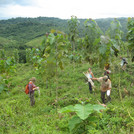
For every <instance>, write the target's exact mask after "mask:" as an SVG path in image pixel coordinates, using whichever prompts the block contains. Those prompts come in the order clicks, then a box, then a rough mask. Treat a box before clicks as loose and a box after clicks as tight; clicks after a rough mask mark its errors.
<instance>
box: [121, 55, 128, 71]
mask: <svg viewBox="0 0 134 134" xmlns="http://www.w3.org/2000/svg"><path fill="white" fill-rule="evenodd" d="M120 59H121V60H122V61H121V67H122V70H126V65H127V64H128V62H127V60H126V58H123V57H120Z"/></svg>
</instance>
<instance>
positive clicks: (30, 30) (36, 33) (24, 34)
mask: <svg viewBox="0 0 134 134" xmlns="http://www.w3.org/2000/svg"><path fill="white" fill-rule="evenodd" d="M85 20H86V19H79V21H80V26H79V36H80V37H83V36H84V35H83V31H84V22H85ZM112 20H113V18H107V19H96V20H95V21H96V22H97V24H98V25H99V27H100V28H101V29H102V31H103V32H105V31H106V30H107V29H108V27H109V26H110V23H111V21H112ZM118 20H119V21H120V23H121V25H122V31H123V32H124V36H123V39H124V40H126V38H125V35H126V32H127V18H118ZM67 27H68V20H62V19H58V18H49V17H38V18H13V19H9V20H0V37H4V38H7V39H12V40H16V41H18V43H22V44H24V43H26V42H28V41H30V40H32V39H35V38H37V37H40V36H43V35H45V34H46V32H50V30H51V29H56V30H60V31H63V32H64V33H67V34H68V28H67Z"/></svg>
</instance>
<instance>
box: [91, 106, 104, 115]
mask: <svg viewBox="0 0 134 134" xmlns="http://www.w3.org/2000/svg"><path fill="white" fill-rule="evenodd" d="M93 109H94V110H95V111H97V112H99V113H100V110H103V109H106V108H105V107H103V106H101V105H93Z"/></svg>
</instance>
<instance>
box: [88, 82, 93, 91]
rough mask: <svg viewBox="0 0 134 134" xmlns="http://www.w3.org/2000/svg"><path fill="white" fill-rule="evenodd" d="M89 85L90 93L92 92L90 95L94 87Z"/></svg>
mask: <svg viewBox="0 0 134 134" xmlns="http://www.w3.org/2000/svg"><path fill="white" fill-rule="evenodd" d="M88 85H89V91H90V93H92V85H91V83H90V82H88Z"/></svg>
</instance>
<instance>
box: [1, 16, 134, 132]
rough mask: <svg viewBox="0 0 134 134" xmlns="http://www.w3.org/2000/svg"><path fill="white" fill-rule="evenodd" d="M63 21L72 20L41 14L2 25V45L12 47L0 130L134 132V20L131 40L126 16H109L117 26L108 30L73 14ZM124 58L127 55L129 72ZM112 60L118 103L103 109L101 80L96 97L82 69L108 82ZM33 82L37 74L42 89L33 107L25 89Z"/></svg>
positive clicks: (5, 67)
mask: <svg viewBox="0 0 134 134" xmlns="http://www.w3.org/2000/svg"><path fill="white" fill-rule="evenodd" d="M121 20H122V21H121V22H122V23H123V24H124V23H125V24H126V19H124V18H121ZM123 20H124V21H123ZM55 21H56V24H57V25H56V24H55V23H54V22H55ZM62 21H63V22H66V23H62V22H61V21H60V19H57V18H41V17H39V18H33V19H31V18H16V19H10V20H2V21H0V29H2V30H3V33H2V32H0V36H1V38H0V39H1V42H3V43H2V44H7V46H12V47H13V48H12V49H8V50H5V48H6V47H4V46H5V45H1V49H0V73H1V74H0V108H1V111H0V133H2V134H5V133H6V134H20V133H24V134H25V133H26V134H27V133H28V134H29V133H31V134H38V133H41V134H42V133H45V134H69V133H72V134H113V133H115V134H133V133H134V109H133V106H134V90H133V89H134V77H133V76H134V63H133V62H132V61H133V60H132V58H133V57H132V56H133V55H132V54H133V51H131V50H133V31H134V30H133V24H134V23H133V22H134V21H133V19H132V18H131V19H128V21H127V25H126V27H128V31H126V33H125V34H126V35H127V41H124V38H123V37H124V34H123V32H122V31H123V29H121V24H122V23H121V22H120V21H119V19H118V20H117V19H105V23H108V22H109V21H110V23H109V24H108V27H107V25H106V26H105V27H103V28H101V27H100V25H101V23H98V22H101V21H100V20H96V21H95V20H91V19H89V20H85V21H84V20H78V19H77V17H75V16H72V18H71V19H70V21H68V22H67V21H66V20H62ZM79 22H80V23H79ZM81 23H83V27H82V24H81ZM105 23H104V24H105ZM46 24H47V26H48V27H49V29H47V30H48V31H47V30H45V28H46ZM58 24H60V25H58ZM65 24H66V25H65ZM78 24H79V27H78ZM62 26H65V27H62ZM106 27H107V28H106ZM8 28H9V29H10V30H9V31H8ZM16 28H18V30H16ZM29 28H31V31H30V34H29V35H28V30H29ZM43 28H44V30H43ZM60 28H63V29H60ZM73 28H74V29H73ZM33 29H34V30H33ZM64 29H65V30H64ZM126 29H127V28H126ZM81 31H83V32H81ZM19 32H20V33H19ZM46 32H48V33H49V34H47V35H46V36H44V34H45V33H46ZM11 33H12V34H11ZM13 33H14V34H13ZM17 33H18V34H17ZM125 38H126V37H125ZM10 41H11V42H10ZM12 42H13V45H12ZM15 46H18V47H15ZM128 46H129V47H128ZM16 48H18V49H16ZM120 56H121V57H126V58H127V61H128V64H127V68H126V70H125V71H123V70H122V69H121V66H120V62H121V61H120ZM107 63H108V64H110V70H111V72H112V73H111V74H110V79H111V82H112V93H111V98H112V99H111V102H108V103H107V107H106V108H104V107H103V106H101V105H99V104H98V101H99V102H101V99H100V83H98V82H97V81H94V83H95V86H96V88H95V90H94V91H93V93H92V94H90V92H89V89H88V84H86V82H87V79H86V78H85V76H84V75H83V72H85V71H86V70H87V69H88V68H89V67H91V68H92V71H93V73H94V76H95V77H96V78H98V77H101V76H103V73H104V70H103V69H102V68H104V66H105V64H107ZM31 77H36V79H37V82H36V85H37V86H39V87H40V92H41V95H39V94H38V92H37V91H35V94H34V95H35V101H36V103H35V105H34V106H33V107H31V106H30V99H29V96H28V95H26V94H25V92H24V91H25V86H26V84H27V83H28V82H29V79H30V78H31Z"/></svg>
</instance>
